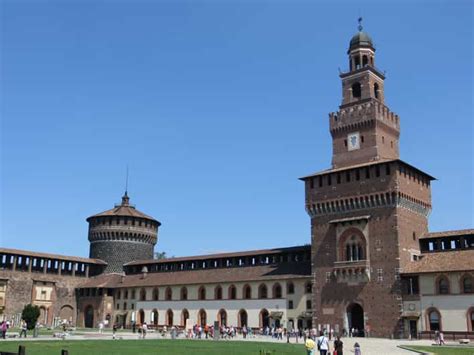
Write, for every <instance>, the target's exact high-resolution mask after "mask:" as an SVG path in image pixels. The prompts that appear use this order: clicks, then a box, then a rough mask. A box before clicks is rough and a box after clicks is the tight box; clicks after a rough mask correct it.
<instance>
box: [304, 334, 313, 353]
mask: <svg viewBox="0 0 474 355" xmlns="http://www.w3.org/2000/svg"><path fill="white" fill-rule="evenodd" d="M304 346H305V348H306V354H307V355H314V347H315V343H314V340H313V339H311V338H309V337H308V338H307V339H306V341H305V343H304Z"/></svg>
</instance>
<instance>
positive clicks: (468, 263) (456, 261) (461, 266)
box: [402, 249, 474, 274]
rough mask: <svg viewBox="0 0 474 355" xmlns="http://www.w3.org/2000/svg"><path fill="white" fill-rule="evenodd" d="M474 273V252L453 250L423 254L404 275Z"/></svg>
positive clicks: (471, 250)
mask: <svg viewBox="0 0 474 355" xmlns="http://www.w3.org/2000/svg"><path fill="white" fill-rule="evenodd" d="M454 271H474V250H473V249H470V250H453V251H449V252H446V251H444V252H435V253H427V254H422V255H421V256H420V258H419V259H418V260H417V261H412V262H411V263H409V264H408V265H407V266H406V267H405V268H404V269H403V272H402V273H403V274H421V273H433V272H454Z"/></svg>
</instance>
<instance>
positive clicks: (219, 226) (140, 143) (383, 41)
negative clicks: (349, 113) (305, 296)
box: [0, 0, 474, 256]
mask: <svg viewBox="0 0 474 355" xmlns="http://www.w3.org/2000/svg"><path fill="white" fill-rule="evenodd" d="M0 6H1V21H0V22H1V36H2V37H1V97H0V98H1V104H2V105H1V221H0V224H1V230H0V233H1V236H0V237H1V245H2V246H4V247H12V248H22V249H30V250H37V251H46V252H54V253H62V254H66V255H88V248H89V245H88V241H87V223H86V221H85V219H86V218H87V217H88V216H89V215H92V214H95V213H98V212H100V211H102V210H106V209H109V208H111V207H113V204H114V203H116V202H119V201H120V197H121V195H122V194H123V190H124V181H125V170H126V165H127V164H128V166H129V169H130V182H129V194H130V196H131V202H132V203H135V204H136V205H137V208H139V209H140V210H142V211H144V212H145V213H147V214H150V215H152V216H154V217H155V218H157V219H158V220H160V221H161V222H162V223H163V225H162V227H161V230H160V233H159V241H158V245H157V248H156V249H157V250H160V251H166V252H167V253H168V254H170V255H176V256H178V255H190V254H201V253H208V252H218V251H231V250H245V249H257V248H270V247H278V246H290V245H298V244H305V243H309V242H310V225H309V217H308V216H307V215H306V213H305V210H304V189H303V183H302V182H301V181H299V180H298V177H300V176H304V175H307V174H309V173H312V172H314V171H318V170H323V169H326V168H328V167H329V166H330V159H331V140H330V135H329V131H328V113H329V112H332V111H336V110H337V108H338V105H339V104H340V102H341V84H340V80H339V77H338V68H341V69H343V70H344V69H346V68H347V58H346V50H347V46H348V43H349V40H350V38H351V36H352V35H353V34H354V33H355V32H356V27H357V17H358V16H359V15H362V16H363V17H364V29H365V30H366V31H367V32H368V33H370V35H371V36H372V38H373V40H374V42H375V45H376V47H377V52H376V56H377V57H376V61H377V66H378V67H380V68H382V69H384V70H386V71H387V79H386V82H385V98H386V103H387V105H388V106H389V107H390V108H391V110H392V111H394V112H396V113H398V114H399V115H400V118H401V129H402V134H401V157H402V159H404V160H405V161H407V162H409V163H410V164H413V165H415V166H417V167H419V168H420V169H422V170H424V171H426V172H427V173H429V174H431V175H433V176H435V177H437V178H438V181H435V182H434V183H433V185H432V188H433V190H432V192H433V206H434V209H433V212H432V214H431V217H430V229H431V230H432V231H439V230H446V229H458V228H459V229H461V228H470V227H472V226H473V215H474V213H473V202H472V201H473V197H474V196H473V155H474V152H473V142H472V137H473V123H472V121H473V102H472V97H473V90H472V84H473V83H472V81H473V72H472V70H473V65H472V63H473V58H472V53H473V45H472V43H473V38H472V37H473V33H472V31H473V18H472V16H473V5H472V2H471V1H467V0H466V1H437V2H436V1H399V2H397V3H395V2H384V3H383V4H380V2H375V1H370V2H367V1H365V2H364V1H360V2H357V4H355V3H354V2H329V1H328V2H316V1H271V2H270V1H265V2H263V1H257V2H251V1H193V2H187V1H138V2H137V1H133V2H132V1H77V2H74V1H68V2H60V1H31V2H25V1H8V0H4V1H2V2H1V5H0Z"/></svg>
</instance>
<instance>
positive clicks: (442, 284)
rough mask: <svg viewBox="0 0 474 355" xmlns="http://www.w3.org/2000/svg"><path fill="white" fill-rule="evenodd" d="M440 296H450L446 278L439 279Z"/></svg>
mask: <svg viewBox="0 0 474 355" xmlns="http://www.w3.org/2000/svg"><path fill="white" fill-rule="evenodd" d="M437 287H438V294H440V295H447V294H449V281H448V279H447V278H446V276H441V277H440V278H439V279H438V285H437Z"/></svg>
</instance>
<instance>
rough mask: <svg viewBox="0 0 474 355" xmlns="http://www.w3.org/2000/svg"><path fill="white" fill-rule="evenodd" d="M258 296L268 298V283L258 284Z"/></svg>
mask: <svg viewBox="0 0 474 355" xmlns="http://www.w3.org/2000/svg"><path fill="white" fill-rule="evenodd" d="M258 298H268V291H267V285H265V284H261V285H260V286H258Z"/></svg>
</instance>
